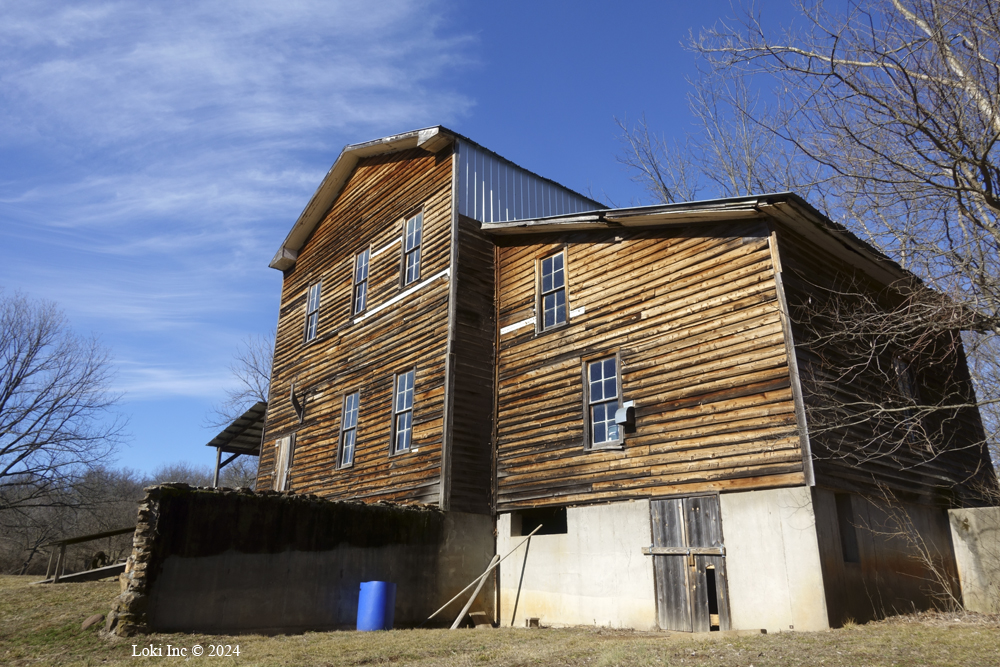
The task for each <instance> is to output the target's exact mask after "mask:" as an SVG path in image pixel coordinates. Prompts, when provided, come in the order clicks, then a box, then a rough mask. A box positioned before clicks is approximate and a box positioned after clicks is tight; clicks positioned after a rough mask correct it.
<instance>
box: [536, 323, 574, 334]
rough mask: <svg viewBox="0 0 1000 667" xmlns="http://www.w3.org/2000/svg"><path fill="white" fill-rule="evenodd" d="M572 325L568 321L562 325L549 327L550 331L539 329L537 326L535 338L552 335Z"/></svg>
mask: <svg viewBox="0 0 1000 667" xmlns="http://www.w3.org/2000/svg"><path fill="white" fill-rule="evenodd" d="M570 324H571V322H570V320H566V321H565V322H563V323H562V324H556V325H554V326H551V327H549V328H548V329H539V328H538V325H537V324H535V337H536V338H537V337H538V336H544V335H546V334H550V333H552V332H553V331H561V330H562V329H565V328H567V327H569V325H570Z"/></svg>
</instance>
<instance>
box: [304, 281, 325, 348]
mask: <svg viewBox="0 0 1000 667" xmlns="http://www.w3.org/2000/svg"><path fill="white" fill-rule="evenodd" d="M321 284H322V283H316V284H315V285H310V286H309V294H308V296H307V298H306V342H308V341H311V340H312V339H313V338H315V337H316V331H317V330H318V329H319V293H320V285H321Z"/></svg>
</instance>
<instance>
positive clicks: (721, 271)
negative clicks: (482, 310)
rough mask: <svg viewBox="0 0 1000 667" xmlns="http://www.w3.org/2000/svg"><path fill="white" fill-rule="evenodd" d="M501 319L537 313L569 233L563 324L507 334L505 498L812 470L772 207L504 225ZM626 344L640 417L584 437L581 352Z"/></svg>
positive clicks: (515, 501)
mask: <svg viewBox="0 0 1000 667" xmlns="http://www.w3.org/2000/svg"><path fill="white" fill-rule="evenodd" d="M497 243H498V249H497V256H498V260H497V261H498V266H499V271H498V275H499V283H500V284H499V289H498V300H499V301H498V324H499V326H500V327H506V326H509V325H512V324H514V323H517V322H520V321H523V320H525V319H527V318H531V317H533V316H534V309H535V271H536V269H535V265H536V261H537V260H538V259H539V258H541V257H545V256H547V255H549V254H551V253H553V252H555V251H557V250H558V249H560V248H563V247H566V248H567V267H568V269H567V278H568V285H569V308H570V310H571V311H574V310H577V311H578V309H580V308H583V309H585V312H584V313H583V314H577V315H576V316H573V317H571V321H570V322H569V324H568V325H567V326H566V327H563V328H559V329H556V330H552V331H547V332H544V333H536V331H535V327H534V326H533V325H531V326H525V327H522V328H519V329H516V330H514V331H510V332H508V333H506V334H502V335H501V336H500V345H499V352H498V354H499V358H498V364H499V368H498V377H499V385H498V389H499V395H498V405H499V407H498V417H497V419H498V423H497V447H498V454H497V456H498V459H497V467H498V481H497V484H498V499H497V509H498V510H499V511H504V510H510V509H516V508H519V507H530V506H541V505H562V504H571V503H572V504H580V503H588V502H604V501H608V500H614V499H621V498H630V497H649V496H660V495H666V494H672V493H682V492H683V493H689V492H690V493H694V492H698V491H707V490H720V489H732V488H761V487H767V486H783V485H790V484H801V483H803V479H804V478H803V472H802V471H803V465H802V454H801V451H800V447H799V440H798V437H797V433H796V428H795V414H794V405H793V400H792V394H791V391H790V388H789V387H790V383H789V370H788V365H787V359H786V352H785V347H784V339H783V336H782V325H781V319H780V313H779V307H778V303H777V298H776V291H775V281H774V276H773V270H772V263H771V257H770V251H769V246H768V239H767V228H766V226H765V225H764V224H763V223H759V222H746V223H730V224H726V225H717V226H705V227H702V228H699V229H692V228H684V229H670V230H659V231H636V230H620V231H616V232H602V231H589V232H577V233H572V232H570V233H566V234H562V235H551V236H531V237H517V238H512V239H502V240H498V241H497ZM615 353H618V354H619V355H620V359H621V362H622V363H621V365H622V368H621V377H622V385H623V386H622V392H621V395H622V398H623V400H632V401H635V403H636V407H637V409H636V432H635V433H633V434H629V435H626V437H625V442H624V448H623V449H622V450H603V451H587V450H585V448H584V441H583V439H584V419H585V413H584V406H583V379H582V364H583V362H584V360H585V359H587V358H592V357H597V356H603V355H612V354H615Z"/></svg>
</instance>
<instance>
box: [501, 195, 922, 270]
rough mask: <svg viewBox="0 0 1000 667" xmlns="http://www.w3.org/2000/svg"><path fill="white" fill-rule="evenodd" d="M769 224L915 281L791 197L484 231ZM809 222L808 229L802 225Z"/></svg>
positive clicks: (682, 205)
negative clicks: (714, 223) (753, 220)
mask: <svg viewBox="0 0 1000 667" xmlns="http://www.w3.org/2000/svg"><path fill="white" fill-rule="evenodd" d="M751 219H761V220H766V219H771V220H774V221H776V222H778V223H781V224H784V225H786V226H790V227H793V228H795V229H796V230H798V231H800V232H801V233H802V234H803V236H805V237H806V238H807V239H808V240H810V241H811V242H813V243H816V244H817V245H819V246H820V247H823V248H825V249H827V250H829V251H831V252H832V253H833V254H834V255H836V256H837V257H839V258H840V259H841V260H844V261H845V262H847V263H848V264H850V265H851V266H854V267H855V268H857V269H859V270H861V271H864V272H865V273H868V274H869V275H871V276H872V277H873V278H875V279H876V280H879V281H880V282H882V283H883V284H886V285H890V284H893V283H896V282H898V281H900V280H906V279H912V278H913V276H912V274H910V273H909V272H907V271H906V270H904V269H903V268H902V267H900V266H899V265H898V264H896V263H895V262H894V261H892V260H891V259H889V258H888V257H886V256H885V255H883V254H882V253H880V252H879V251H878V250H876V249H875V248H874V247H872V246H871V245H869V244H868V243H865V242H864V241H863V240H862V239H860V238H858V237H857V236H855V235H854V234H852V233H850V232H849V231H848V230H847V229H846V228H844V227H843V226H841V225H838V224H837V223H835V222H833V221H831V220H830V219H829V218H827V217H826V216H825V215H823V214H822V213H820V212H819V211H818V210H816V209H815V208H813V207H812V206H811V205H810V204H809V203H808V202H806V201H805V200H804V199H802V198H801V197H799V196H798V195H796V194H795V193H792V192H779V193H772V194H765V195H754V196H746V197H730V198H726V199H711V200H705V201H700V202H679V203H676V204H661V205H654V206H641V207H634V208H622V209H603V210H600V211H593V212H591V213H586V214H573V215H561V216H552V217H549V218H539V219H535V220H518V221H515V222H495V223H484V224H483V225H482V229H483V231H485V232H487V233H489V234H493V235H497V236H513V235H518V234H541V233H546V232H550V233H551V232H562V231H577V230H584V229H593V230H596V229H609V228H641V227H669V226H683V225H690V224H698V223H712V222H734V221H738V220H751ZM801 223H806V224H801Z"/></svg>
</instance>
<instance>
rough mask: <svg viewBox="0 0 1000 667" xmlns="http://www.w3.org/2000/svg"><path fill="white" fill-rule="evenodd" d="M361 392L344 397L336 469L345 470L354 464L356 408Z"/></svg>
mask: <svg viewBox="0 0 1000 667" xmlns="http://www.w3.org/2000/svg"><path fill="white" fill-rule="evenodd" d="M360 402H361V392H358V391H356V392H354V393H353V394H348V395H347V396H344V412H343V417H342V418H341V420H340V456H339V457H338V458H339V460H338V462H337V467H338V468H346V467H347V466H350V465H352V464H353V463H354V447H355V445H356V444H357V441H358V407H359V405H360Z"/></svg>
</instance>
